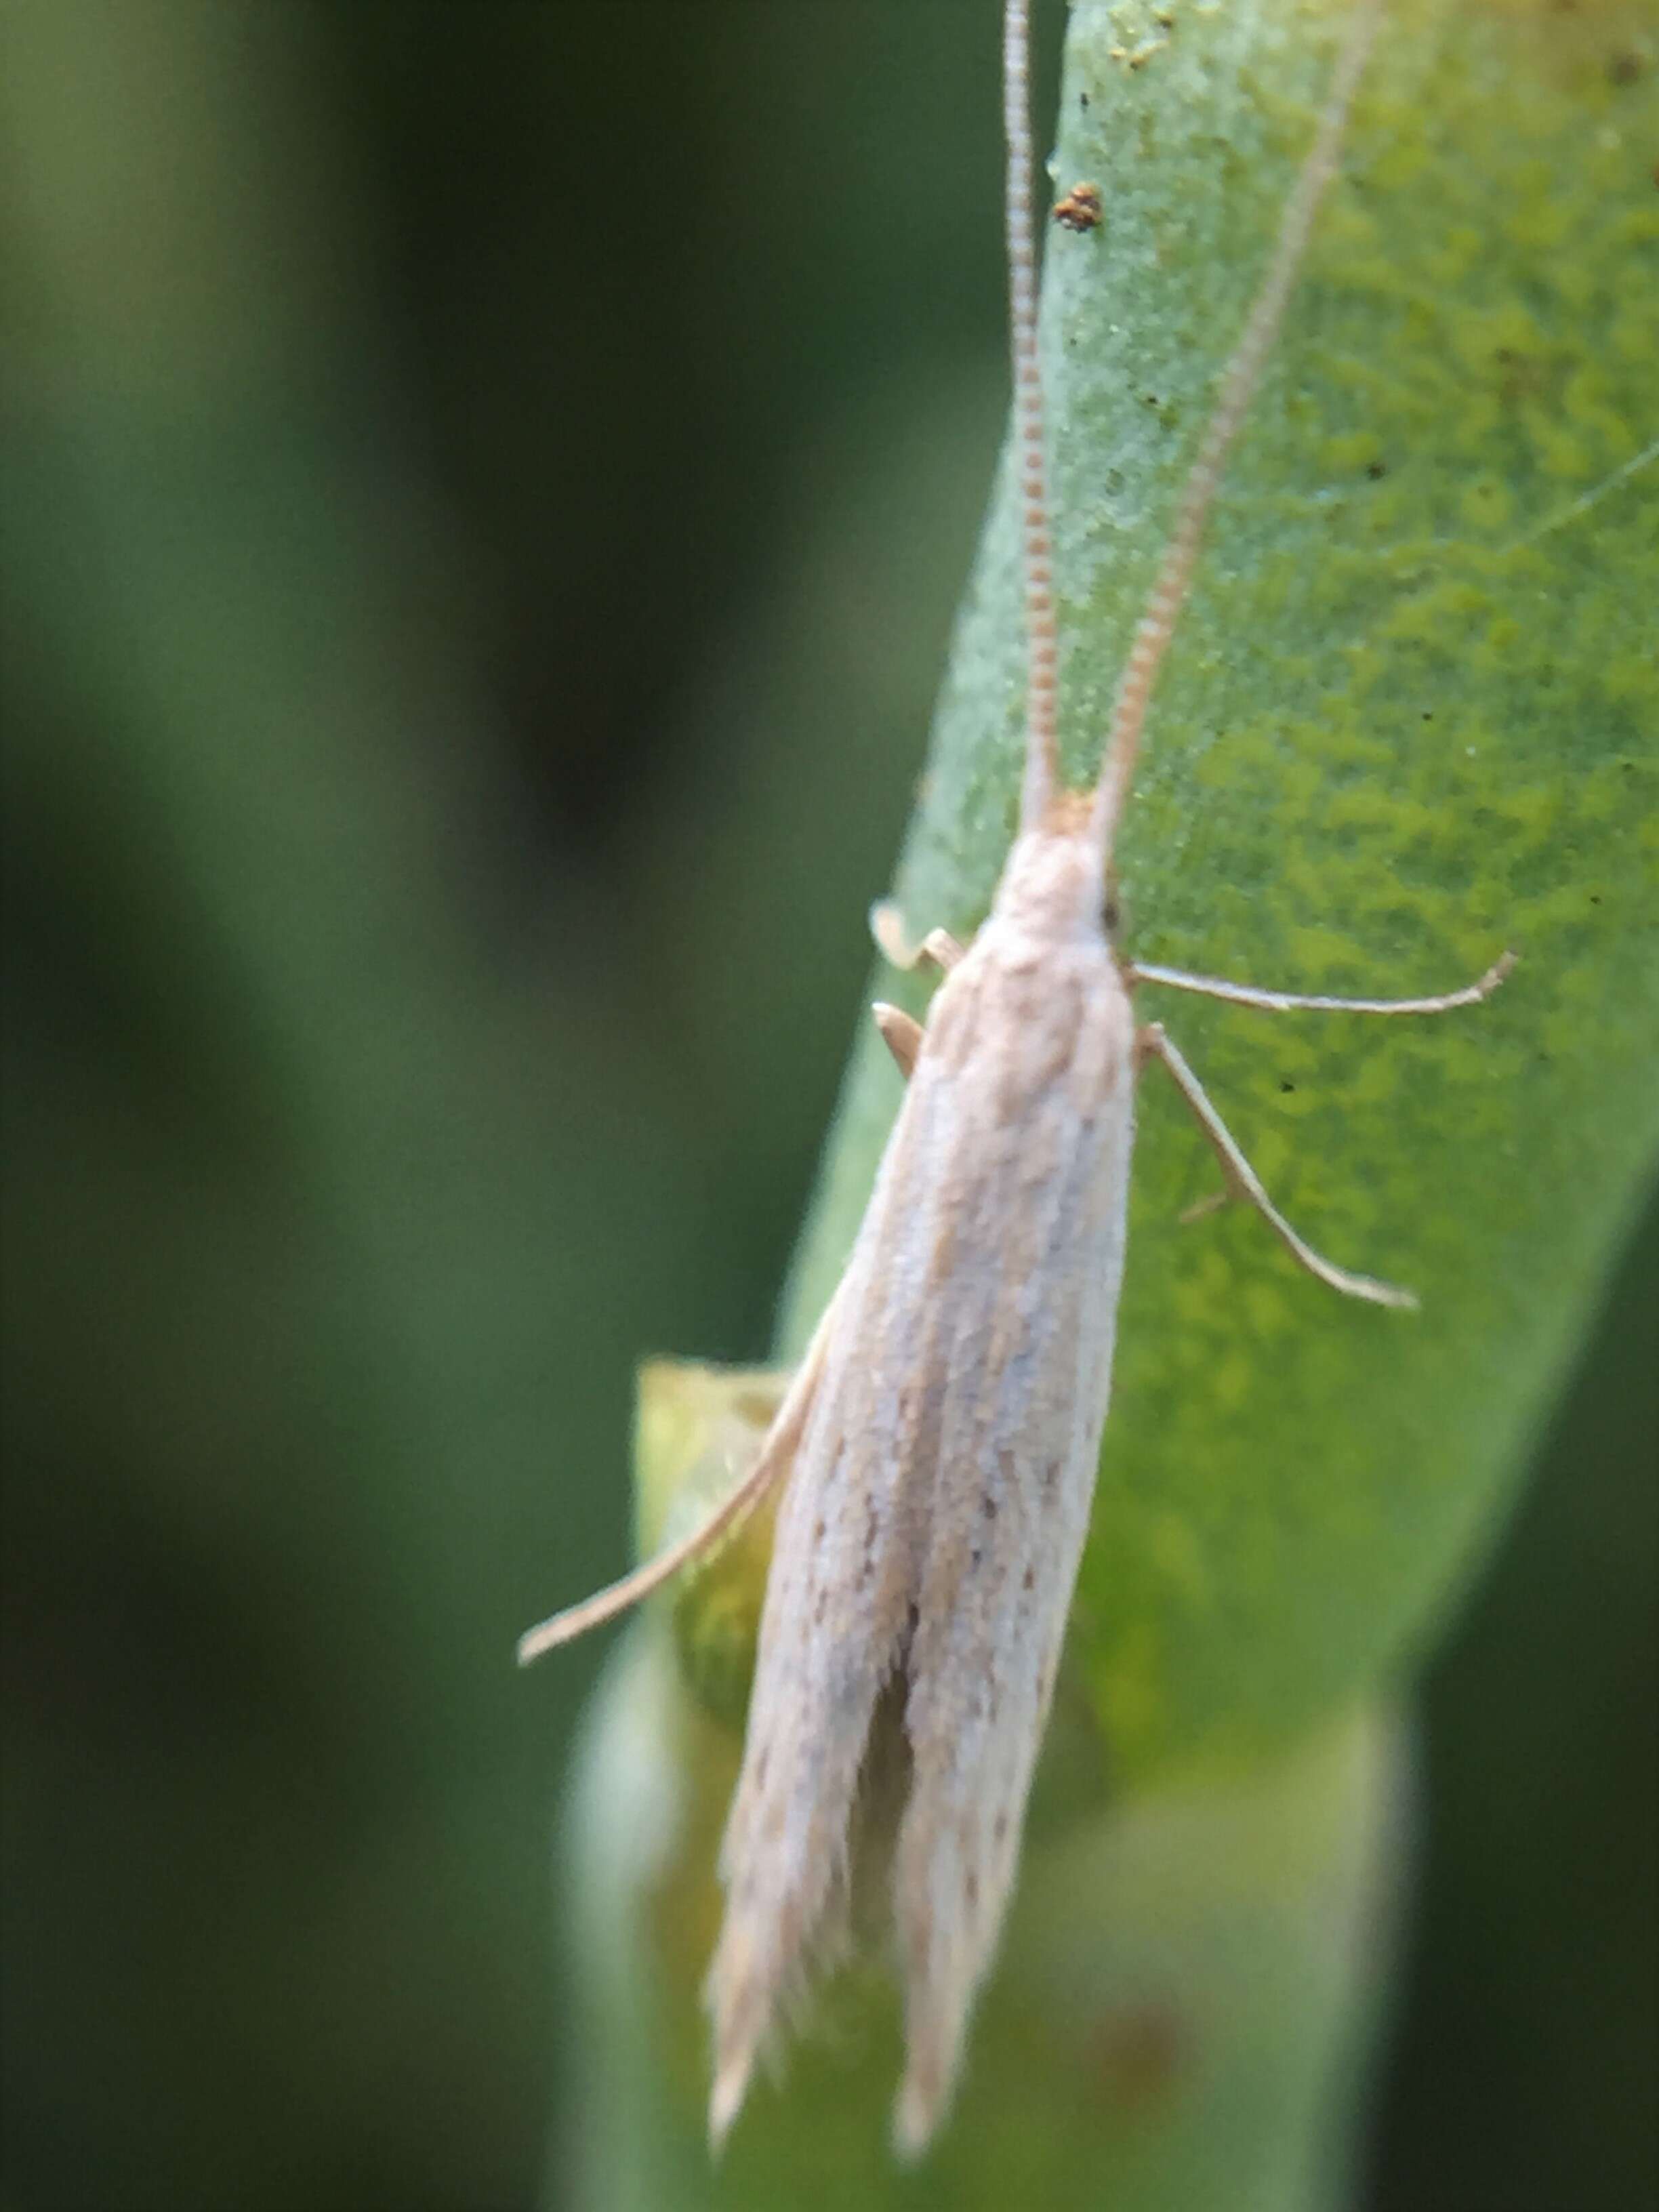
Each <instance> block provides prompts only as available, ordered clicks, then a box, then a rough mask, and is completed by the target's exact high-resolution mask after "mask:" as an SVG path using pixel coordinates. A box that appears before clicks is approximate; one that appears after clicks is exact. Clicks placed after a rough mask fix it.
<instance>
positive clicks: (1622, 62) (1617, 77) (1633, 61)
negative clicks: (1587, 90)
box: [1607, 47, 1642, 84]
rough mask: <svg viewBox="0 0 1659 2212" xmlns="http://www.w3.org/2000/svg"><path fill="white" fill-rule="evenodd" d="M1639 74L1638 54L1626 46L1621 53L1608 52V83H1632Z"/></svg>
mask: <svg viewBox="0 0 1659 2212" xmlns="http://www.w3.org/2000/svg"><path fill="white" fill-rule="evenodd" d="M1641 74H1642V57H1641V56H1640V54H1633V53H1632V52H1630V50H1629V49H1628V47H1627V48H1626V50H1625V52H1623V53H1618V54H1609V56H1608V57H1607V82H1608V83H1609V84H1634V83H1635V82H1636V81H1637V79H1638V77H1639V76H1641Z"/></svg>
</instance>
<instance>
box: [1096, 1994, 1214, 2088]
mask: <svg viewBox="0 0 1659 2212" xmlns="http://www.w3.org/2000/svg"><path fill="white" fill-rule="evenodd" d="M1188 2043H1189V2038H1188V2033H1187V2031H1186V2030H1185V2028H1184V2027H1183V2025H1182V2021H1180V2019H1179V2018H1178V2017H1177V2016H1176V2014H1175V2013H1174V2012H1172V2011H1171V2010H1170V2008H1168V2007H1167V2006H1164V2005H1158V2004H1147V2005H1141V2006H1139V2007H1138V2008H1135V2009H1134V2010H1133V2011H1127V2012H1116V2013H1109V2014H1108V2015H1107V2016H1106V2017H1105V2019H1103V2021H1100V2022H1099V2024H1098V2025H1097V2027H1096V2028H1095V2030H1094V2033H1092V2035H1091V2037H1090V2039H1089V2048H1090V2056H1091V2058H1092V2059H1093V2061H1094V2071H1095V2075H1096V2078H1097V2080H1098V2081H1099V2083H1100V2086H1101V2087H1102V2089H1103V2091H1104V2092H1105V2094H1106V2096H1107V2097H1108V2098H1109V2100H1110V2101H1111V2102H1112V2103H1113V2104H1115V2105H1116V2106H1119V2107H1120V2108H1123V2109H1127V2110H1129V2111H1132V2112H1136V2111H1138V2112H1144V2111H1146V2108H1147V2107H1148V2106H1151V2105H1155V2104H1159V2103H1162V2101H1163V2100H1164V2098H1166V2097H1167V2096H1168V2095H1169V2094H1170V2091H1171V2090H1172V2089H1173V2088H1174V2087H1175V2086H1176V2081H1178V2080H1179V2078H1180V2075H1181V2074H1182V2070H1183V2069H1184V2068H1185V2066H1186V2064H1187V2063H1188V2057H1189V2055H1190V2054H1189V2050H1188Z"/></svg>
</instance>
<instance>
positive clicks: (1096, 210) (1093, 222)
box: [1054, 184, 1103, 231]
mask: <svg viewBox="0 0 1659 2212" xmlns="http://www.w3.org/2000/svg"><path fill="white" fill-rule="evenodd" d="M1102 205H1103V203H1102V200H1101V197H1100V186H1099V185H1090V184H1079V185H1073V187H1072V189H1071V191H1069V192H1066V193H1065V194H1064V195H1063V196H1062V197H1060V198H1059V199H1057V200H1056V201H1055V202H1054V221H1055V222H1058V223H1061V224H1063V225H1064V226H1065V228H1066V229H1067V230H1077V231H1084V230H1097V229H1098V228H1100V214H1101V208H1102Z"/></svg>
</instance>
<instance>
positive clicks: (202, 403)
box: [0, 0, 1659, 2212]
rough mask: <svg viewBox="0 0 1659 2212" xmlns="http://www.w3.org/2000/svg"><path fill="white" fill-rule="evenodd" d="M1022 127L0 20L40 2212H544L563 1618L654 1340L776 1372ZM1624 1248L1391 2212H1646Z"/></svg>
mask: <svg viewBox="0 0 1659 2212" xmlns="http://www.w3.org/2000/svg"><path fill="white" fill-rule="evenodd" d="M1044 13H1045V15H1046V16H1047V17H1048V18H1051V19H1052V20H1045V21H1044V22H1043V25H1042V30H1043V35H1044V38H1045V41H1046V44H1047V46H1048V54H1047V58H1046V66H1047V69H1048V71H1049V72H1052V70H1053V66H1054V49H1055V48H1056V47H1057V44H1058V37H1059V32H1060V22H1059V20H1058V18H1059V15H1060V9H1059V8H1058V7H1057V6H1056V7H1054V8H1053V9H1048V10H1046V11H1044ZM1620 51H1621V53H1622V52H1624V50H1623V49H1621V50H1620ZM1612 59H1613V57H1612V56H1611V55H1610V64H1611V62H1612ZM995 69H996V41H995V36H994V9H993V8H991V6H990V5H989V4H988V0H983V4H975V5H972V6H970V5H969V4H968V0H744V4H733V0H698V3H697V4H696V5H692V4H688V0H638V4H632V3H631V0H609V4H606V5H603V6H600V5H579V4H575V0H568V4H558V5H544V6H533V5H499V6H496V5H489V6H479V7H467V6H462V5H459V4H443V5H438V4H434V5H426V6H414V5H401V4H400V5H397V6H380V5H374V4H370V3H369V0H357V4H354V5H352V6H349V7H343V6H341V7H324V6H320V5H318V6H313V5H299V4H287V0H253V3H252V4H242V0H200V3H199V4H197V0H188V4H186V0H108V4H106V5H101V6H91V5H86V4H82V0H71V4H64V0H14V4H10V5H9V6H7V7H6V8H5V9H4V11H3V13H0V180H3V181H0V293H3V301H4V307H3V313H4V319H5V320H4V347H3V356H0V376H3V405H4V410H5V421H4V436H5V467H4V483H3V533H0V563H3V568H0V646H3V681H4V702H3V703H4V779H5V781H4V794H3V795H4V852H3V896H4V905H5V939H6V962H7V971H6V989H5V1029H4V1040H5V1070H4V1091H3V1109H4V1152H5V1199H4V1216H3V1224H0V1227H3V1287H4V1308H3V1339H0V1354H3V1376H0V1381H3V1401H0V1402H3V1413H4V1422H5V1463H4V1476H5V1490H4V1510H5V1569H4V1572H5V1581H4V1615H3V1618H4V1630H5V1668H4V1679H5V1697H6V1716H5V1721H6V1758H5V1766H4V1777H3V1781H4V1797H3V1813H4V1821H3V1849H4V1865H3V1874H4V1898H3V1911H4V1923H3V1939H4V1959H3V1964H4V1978H3V1996H4V2102H3V2118H4V2186H5V2189H6V2191H7V2192H8V2193H7V2195H6V2197H5V2199H4V2201H5V2203H6V2205H7V2206H8V2208H10V2207H13V2206H15V2207H17V2208H20V2212H28V2208H35V2207H40V2208H46V2207H57V2206H63V2207H70V2206H87V2207H99V2208H102V2207H108V2208H112V2212H113V2209H114V2208H126V2207H130V2206H131V2207H140V2206H143V2207H156V2208H173V2207H181V2208H182V2207H194V2206H198V2205H199V2206H228V2205H235V2206H239V2207H240V2206H248V2207H258V2208H264V2207H270V2208H272V2212H289V2208H293V2212H298V2208H301V2207H304V2208H311V2207H318V2208H323V2207H343V2208H345V2207H364V2208H373V2207H383V2206H384V2207H392V2208H410V2212H415V2208H419V2207H425V2206H432V2207H439V2206H442V2207H469V2208H471V2207H498V2206H499V2207H527V2206H529V2205H531V2204H532V2203H534V2202H535V2201H536V2199H537V2197H538V2192H541V2191H544V2190H547V2191H548V2193H549V2194H550V2197H551V2198H552V2200H553V2201H555V2202H556V2201H558V2197H559V2178H560V2174H561V2171H562V2165H561V2146H560V2144H559V2142H558V2141H557V2139H556V2138H553V2139H550V2137H549V2133H548V2130H549V2126H550V2122H549V2118H548V2115H549V2113H550V2111H553V2110H556V2100H555V2097H554V2089H555V2087H556V2081H557V2079H558V2075H559V2069H560V2068H561V2064H562V2027H563V2023H564V2022H565V2021H566V2020H567V2018H568V2014H569V2000H568V1991H567V1990H566V1987H565V1985H564V1984H563V1983H562V1979H561V1960H560V1959H559V1956H558V1948H559V1942H560V1938H559V1935H558V1930H557V1924H556V1916H555V1912H554V1907H553V1897H552V1891H551V1878H550V1825H551V1820H552V1815H553V1812H554V1808H555V1806H556V1800H557V1796H558V1792H559V1789H560V1778H561V1774H562V1763H563V1758H564V1749H565V1743H566V1739H567V1736H568V1730H569V1728H570V1726H571V1723H572V1722H573V1720H574V1715H575V1712H576V1710H577V1707H578V1705H579V1702H580V1697H581V1694H582V1692H583V1688H584V1686H585V1684H586V1682H587V1681H588V1680H590V1679H591V1677H592V1671H593V1669H594V1668H595V1666H596V1665H597V1663H598V1660H599V1653H598V1652H597V1651H586V1650H584V1651H580V1652H579V1653H575V1654H573V1655H571V1656H569V1658H568V1660H567V1661H565V1662H562V1664H560V1665H558V1666H555V1667H550V1668H547V1669H546V1670H545V1671H544V1673H543V1674H541V1675H540V1676H539V1677H538V1678H535V1679H533V1680H520V1679H518V1678H516V1677H515V1676H514V1674H513V1671H512V1668H511V1651H512V1643H513V1637H514V1635H515V1633H516V1632H517V1631H518V1630H519V1629H520V1627H522V1626H524V1625H525V1624H526V1622H528V1621H529V1620H532V1619H533V1618H535V1617H537V1616H538V1615H539V1614H540V1613H543V1612H544V1611H545V1610H546V1609H547V1608H548V1607H549V1606H550V1605H551V1604H553V1603H555V1602H556V1601H560V1600H562V1599H565V1598H568V1597H570V1596H572V1595H576V1594H578V1593H580V1591H582V1590H584V1589H586V1587H588V1586H589V1584H590V1583H593V1582H595V1581H596V1580H599V1579H600V1578H602V1577H604V1576H605V1575H606V1574H608V1573H609V1572H611V1571H614V1570H615V1569H616V1567H617V1565H619V1564H620V1563H621V1561H622V1560H623V1557H624V1556H625V1551H626V1544H627V1536H626V1528H627V1523H628V1516H629V1499H628V1494H627V1472H626V1469H627V1432H628V1425H629V1419H630V1413H631V1392H632V1371H633V1366H634V1363H635V1359H636V1358H638V1357H639V1356H640V1355H641V1353H643V1352H649V1351H658V1350H665V1351H672V1352H681V1353H685V1354H700V1355H707V1356H709V1357H714V1358H752V1357H759V1356H761V1355H762V1354H763V1352H764V1351H765V1348H766V1344H767V1340H768V1336H769V1323H770V1314H771V1305H772V1301H773V1298H774V1296H775V1291H776V1287H777V1285H778V1284H779V1283H780V1281H781V1275H782V1272H783V1268H784V1267H785V1264H786V1261H787V1256H788V1252H789V1249H790V1246H791V1243H792V1242H793V1234H794V1231H795V1227H796V1225H797V1223H798V1220H799V1214H800V1211H801V1207H802V1205H803V1202H804V1200H805V1193H806V1190H807V1187H808V1184H809V1182H810V1179H811V1173H812V1168H813V1163H814V1158H815V1155H816V1151H817V1146H818V1143H819V1141H820V1139H821V1136H822V1133H823V1127H824V1125H825V1121H826V1119H827V1116H828V1113H829V1107H830V1104H831V1102H832V1099H833V1096H834V1092H835V1088H836V1081H837V1078H838V1074H839V1071H840V1067H841V1064H842V1058H843V1054H844V1051H845V1048H846V1043H847V1040H848V1036H849V1034H850V1033H851V1030H852V1028H853V1025H854V1022H855V1020H856V1019H857V1018H858V1010H859V998H860V991H861V988H862V986H863V982H864V980H865V976H866V970H867V967H868V950H867V940H866V937H865V933H864V924H863V915H864V911H865V908H866V905H867V903H868V902H869V900H870V899H871V898H872V896H876V895H878V894H879V893H880V892H881V891H882V890H884V889H885V888H886V884H887V880H888V870H889V867H890V862H891V856H892V854H893V852H894V850H895V849H896V844H897V841H898V837H899V833H900V829H901V827H902V821H903V818H904V816H905V813H906V811H907V809H908V799H909V791H910V786H911V783H912V781H913V779H914V777H915V774H916V772H917V769H918V766H919V763H920V757H921V742H922V737H923V733H924V731H925V728H926V725H927V717H928V713H929V709H930V706H931V702H932V696H933V688H934V685H935V684H936V682H937V678H938V672H939V667H940V665H941V662H942V658H943V653H944V646H945V634H946V629H947V626H948V623H949V620H950V617H951V609H952V606H953V604H954V601H955V599H956V595H957V591H958V589H959V586H960V583H961V580H962V578H963V574H964V573H965V570H966V567H967V563H968V561H969V555H970V552H971V549H972V544H973V540H974V537H975V532H976V529H977V526H978V521H979V517H980V514H981V509H982V507H983V503H984V500H985V496H986V492H987V486H988V483H989V480H990V475H991V470H992V465H993V462H994V453H995V447H996V443H997V440H998V437H999V435H1000V423H1001V415H1002V407H1003V390H1004V372H1003V366H1002V336H1001V317H1002V300H1001V275H1000V249H999V245H998V228H997V196H998V191H999V185H1000V178H999V171H998V155H997V129H998V123H997V106H996V102H997V88H996V82H995ZM1563 1195H1564V1202H1567V1194H1563ZM1656 1342H1659V1215H1652V1216H1650V1218H1649V1219H1648V1221H1647V1222H1646V1223H1645V1225H1641V1224H1638V1223H1635V1222H1633V1223H1632V1244H1631V1248H1630V1252H1629V1255H1628V1257H1627V1260H1626V1264H1625V1267H1624V1269H1623V1272H1622V1273H1621V1274H1620V1276H1619V1278H1618V1279H1617V1280H1616V1282H1615V1283H1614V1284H1613V1285H1611V1286H1610V1291H1609V1297H1608V1302H1607V1308H1606V1314H1605V1318H1604V1321H1603V1323H1602V1325H1601V1335H1600V1337H1599V1339H1598V1340H1597V1341H1596V1342H1595V1344H1594V1345H1593V1346H1589V1347H1587V1350H1586V1358H1585V1364H1584V1366H1583V1371H1582V1374H1581V1376H1580V1380H1579V1382H1578V1384H1577V1387H1576V1389H1575V1390H1574V1392H1573V1394H1572V1395H1571V1397H1570V1399H1569V1400H1568V1401H1567V1402H1566V1403H1565V1405H1564V1406H1563V1407H1562V1408H1561V1410H1560V1412H1559V1416H1558V1419H1557V1421H1556V1424H1555V1426H1554V1428H1553V1432H1552V1434H1551V1437H1549V1438H1548V1439H1547V1441H1545V1442H1544V1443H1542V1447H1541V1468H1540V1473H1539V1479H1538V1480H1537V1481H1536V1482H1535V1483H1534V1486H1533V1487H1532V1489H1531V1490H1530V1492H1528V1497H1527V1498H1526V1500H1525V1502H1524V1503H1523V1504H1522V1509H1521V1510H1520V1511H1519V1513H1518V1514H1517V1516H1516V1519H1515V1521H1514V1522H1513V1523H1512V1525H1511V1527H1510V1530H1509V1533H1508V1534H1507V1537H1506V1539H1505V1541H1504V1544H1503V1546H1502V1547H1501V1550H1500V1552H1499V1553H1498V1557H1497V1558H1496V1559H1494V1560H1493V1561H1492V1565H1491V1568H1490V1570H1489V1572H1488V1575H1487V1577H1486V1582H1485V1583H1484V1585H1483V1587H1482V1589H1480V1592H1479V1593H1478V1595H1477V1596H1476V1598H1475V1600H1474V1602H1473V1603H1472V1604H1471V1605H1470V1607H1468V1610H1467V1612H1466V1613H1465V1615H1464V1618H1463V1621H1462V1627H1461V1629H1460V1631H1459V1632H1458V1634H1457V1635H1456V1637H1455V1640H1454V1641H1453V1643H1452V1644H1450V1645H1449V1648H1448V1649H1447V1650H1445V1651H1444V1653H1443V1655H1442V1656H1441V1659H1440V1661H1439V1662H1438V1663H1437V1666H1436V1668H1435V1669H1434V1670H1433V1673H1432V1675H1431V1680H1430V1681H1429V1683H1428V1685H1427V1689H1426V1694H1425V1699H1424V1700H1423V1706H1422V1713H1423V1719H1422V1729H1423V1740H1424V1747H1425V1777H1426V1791H1425V1806H1424V1809H1423V1826H1424V1832H1425V1875H1424V1880H1423V1882H1422V1886H1421V1892H1420V1899H1419V1907H1418V1910H1417V1913H1416V1918H1415V1931H1414V1936H1413V1945H1412V1956H1411V1961H1410V1966H1409V1971H1408V1973H1407V1978H1406V1980H1405V1982H1404V1984H1402V1987H1401V1992H1400V1998H1399V2008H1398V2017H1397V2021H1396V2023H1395V2032H1394V2036H1393V2040H1392V2045H1391V2051H1390V2057H1389V2065H1388V2069H1387V2071H1386V2074H1385V2077H1384V2079H1383V2082H1382V2083H1381V2085H1380V2087H1379V2093H1378V2100H1377V2106H1376V2119H1375V2129H1374V2142H1373V2150H1372V2158H1371V2179H1370V2198H1371V2203H1372V2204H1373V2205H1374V2206H1375V2208H1376V2212H1406V2208H1408V2207H1409V2208H1419V2207H1421V2208H1425V2212H1440V2208H1444V2212H1491V2208H1498V2207H1502V2208H1513V2212H1626V2208H1632V2212H1633V2208H1638V2207H1643V2206H1647V2205H1650V2204H1652V2203H1655V2202H1656V2200H1659V2112H1656V2102H1659V2100H1656V2081H1659V1928H1656V1913H1655V1906H1654V1897H1655V1893H1656V1890H1659V1782H1656V1776H1659V1719H1656V1714H1659V1635H1656V1618H1655V1598H1654V1589H1655V1583H1656V1574H1659V1505H1656V1485H1655V1481H1654V1476H1653V1467H1654V1458H1655V1452H1656V1437H1659V1379H1656V1374H1655V1362H1654V1358H1653V1346H1654V1345H1655V1343H1656ZM549 2176H550V2177H551V2180H550V2185H549V2182H548V2177H549Z"/></svg>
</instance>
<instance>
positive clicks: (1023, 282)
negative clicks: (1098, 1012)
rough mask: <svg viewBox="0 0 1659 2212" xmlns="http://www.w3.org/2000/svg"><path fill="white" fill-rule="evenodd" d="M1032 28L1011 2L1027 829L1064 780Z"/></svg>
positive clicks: (1022, 806) (1005, 22)
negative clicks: (1040, 342) (1036, 231)
mask: <svg viewBox="0 0 1659 2212" xmlns="http://www.w3.org/2000/svg"><path fill="white" fill-rule="evenodd" d="M1030 76H1031V27H1030V0H1006V5H1005V7H1004V9H1003V15H1002V120H1003V128H1004V130H1005V131H1006V135H1007V139H1008V183H1007V234H1008V319H1009V326H1010V332H1011V338H1012V351H1013V364H1014V436H1015V442H1016V445H1017V447H1018V457H1019V497H1020V559H1021V566H1022V568H1023V569H1024V579H1025V654H1026V673H1025V781H1024V786H1023V787H1022V789H1021V793H1020V802H1019V826H1020V828H1021V829H1036V827H1037V825H1038V823H1040V822H1041V821H1042V818H1043V817H1044V815H1045V814H1047V812H1048V807H1049V804H1050V802H1051V800H1052V799H1053V798H1054V793H1055V790H1056V789H1057V788H1058V787H1059V782H1060V747H1059V741H1058V738H1057V737H1056V734H1055V732H1056V727H1057V720H1056V708H1057V701H1058V692H1059V677H1058V667H1059V644H1058V638H1057V633H1056V630H1055V626H1054V549H1053V547H1052V545H1051V544H1050V542H1049V538H1048V492H1047V489H1045V485H1044V481H1043V453H1042V370H1041V368H1040V367H1039V365H1038V362H1037V309H1036V301H1037V287H1036V242H1035V240H1034V239H1033V237H1032V234H1031V94H1030Z"/></svg>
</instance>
